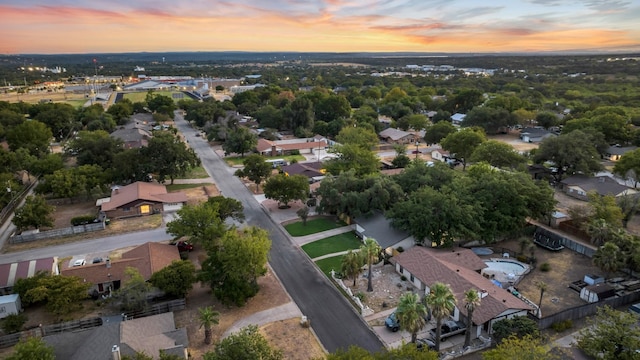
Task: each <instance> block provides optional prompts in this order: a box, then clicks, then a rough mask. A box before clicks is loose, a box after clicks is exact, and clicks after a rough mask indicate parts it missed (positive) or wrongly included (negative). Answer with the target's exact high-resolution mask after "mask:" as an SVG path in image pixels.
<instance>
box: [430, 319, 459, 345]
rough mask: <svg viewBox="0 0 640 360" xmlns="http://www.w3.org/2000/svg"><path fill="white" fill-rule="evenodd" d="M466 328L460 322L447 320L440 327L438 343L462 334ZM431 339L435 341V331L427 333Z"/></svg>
mask: <svg viewBox="0 0 640 360" xmlns="http://www.w3.org/2000/svg"><path fill="white" fill-rule="evenodd" d="M466 330H467V326H466V325H465V324H464V323H463V322H462V321H453V320H447V321H445V322H443V323H442V325H441V326H440V341H443V340H444V339H446V338H448V337H451V336H453V335H457V334H464V333H465V332H466ZM429 333H430V334H431V338H432V339H434V340H435V338H436V329H435V328H434V329H431V331H429Z"/></svg>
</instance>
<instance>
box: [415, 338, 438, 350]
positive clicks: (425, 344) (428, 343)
mask: <svg viewBox="0 0 640 360" xmlns="http://www.w3.org/2000/svg"><path fill="white" fill-rule="evenodd" d="M416 347H417V348H418V350H424V349H429V350H435V349H436V343H435V341H433V340H431V339H427V338H424V339H416Z"/></svg>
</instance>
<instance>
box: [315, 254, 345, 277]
mask: <svg viewBox="0 0 640 360" xmlns="http://www.w3.org/2000/svg"><path fill="white" fill-rule="evenodd" d="M342 259H344V255H338V256H333V257H330V258H326V259H322V260H318V261H316V266H317V267H319V268H320V270H322V272H323V273H325V275H327V276H328V277H329V278H330V277H331V270H333V271H335V272H340V268H341V267H342Z"/></svg>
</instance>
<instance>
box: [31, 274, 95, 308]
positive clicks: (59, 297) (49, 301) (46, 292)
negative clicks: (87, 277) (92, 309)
mask: <svg viewBox="0 0 640 360" xmlns="http://www.w3.org/2000/svg"><path fill="white" fill-rule="evenodd" d="M90 287H91V283H88V282H85V281H83V279H81V278H79V277H77V276H52V275H49V276H42V277H40V278H39V279H38V282H37V284H36V286H34V287H32V288H30V289H29V290H27V291H26V293H25V294H24V298H23V302H25V303H27V304H33V303H44V304H45V308H46V309H47V311H49V312H50V313H52V314H54V315H58V316H60V315H67V314H71V313H73V312H76V311H78V310H80V309H82V300H84V299H86V298H88V297H89V292H88V291H89V288H90Z"/></svg>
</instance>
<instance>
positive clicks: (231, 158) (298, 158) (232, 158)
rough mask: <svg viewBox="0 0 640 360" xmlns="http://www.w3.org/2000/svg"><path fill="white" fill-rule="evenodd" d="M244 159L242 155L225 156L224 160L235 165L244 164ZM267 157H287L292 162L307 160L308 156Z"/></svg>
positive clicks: (275, 157) (282, 157) (277, 157)
mask: <svg viewBox="0 0 640 360" xmlns="http://www.w3.org/2000/svg"><path fill="white" fill-rule="evenodd" d="M247 155H249V154H244V156H245V157H247ZM244 159H245V158H243V157H240V156H228V157H225V158H224V161H226V162H227V163H228V164H229V165H231V166H234V165H243V161H244ZM265 159H267V160H268V159H285V160H286V161H287V162H288V163H289V164H291V162H292V161H293V160H296V161H298V162H300V161H305V160H306V158H305V157H304V156H302V155H285V156H265Z"/></svg>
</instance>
